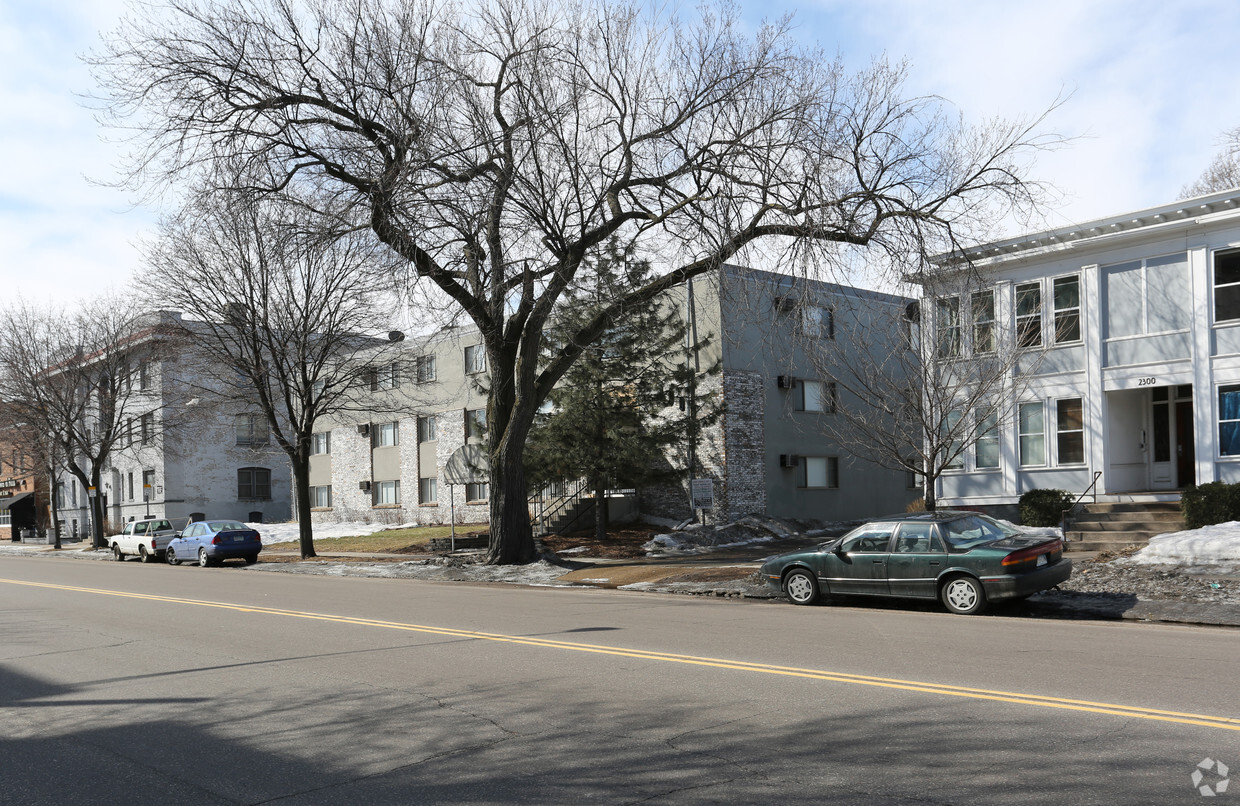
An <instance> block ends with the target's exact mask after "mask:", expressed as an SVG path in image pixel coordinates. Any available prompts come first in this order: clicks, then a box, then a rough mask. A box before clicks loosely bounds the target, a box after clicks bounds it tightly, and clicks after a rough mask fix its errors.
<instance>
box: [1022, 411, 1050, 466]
mask: <svg viewBox="0 0 1240 806" xmlns="http://www.w3.org/2000/svg"><path fill="white" fill-rule="evenodd" d="M1044 418H1045V411H1044V409H1043V407H1042V404H1041V403H1021V404H1020V417H1019V419H1020V464H1021V467H1032V466H1035V465H1044V464H1046V423H1045V419H1044Z"/></svg>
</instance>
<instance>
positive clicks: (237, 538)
mask: <svg viewBox="0 0 1240 806" xmlns="http://www.w3.org/2000/svg"><path fill="white" fill-rule="evenodd" d="M262 550H263V541H262V537H261V536H260V535H259V533H258V532H256V531H254V530H253V529H251V528H250V527H248V526H246V525H245V524H244V523H241V522H239V521H195V522H194V523H191V524H189V525H188V526H186V527H185V529H184V530H182V532H181V535H180V537H178V538H176V539H175V540H173V541H172V542H171V543H169V544H168V553H167V559H168V562H169V563H170V564H171V565H180V564H181V563H182V562H196V563H198V564H199V565H201V566H202V567H203V568H206V567H207V566H208V565H216V564H217V563H219V562H221V561H223V560H231V559H235V558H238V557H240V558H241V559H243V560H245V564H246V565H253V564H254V563H256V562H258V553H259V552H260V551H262Z"/></svg>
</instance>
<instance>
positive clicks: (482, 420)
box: [465, 409, 487, 439]
mask: <svg viewBox="0 0 1240 806" xmlns="http://www.w3.org/2000/svg"><path fill="white" fill-rule="evenodd" d="M486 435H487V410H486V409H466V410H465V438H466V439H482V438H483V437H485V436H486Z"/></svg>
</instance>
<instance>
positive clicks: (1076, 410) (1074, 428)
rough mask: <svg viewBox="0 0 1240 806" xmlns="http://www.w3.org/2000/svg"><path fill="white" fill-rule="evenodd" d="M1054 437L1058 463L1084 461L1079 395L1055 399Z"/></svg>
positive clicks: (1083, 435) (1082, 426)
mask: <svg viewBox="0 0 1240 806" xmlns="http://www.w3.org/2000/svg"><path fill="white" fill-rule="evenodd" d="M1055 439H1056V442H1057V445H1056V448H1057V451H1058V455H1057V456H1056V462H1057V463H1058V464H1061V465H1079V464H1083V463H1084V462H1085V419H1084V412H1083V410H1082V406H1081V399H1080V398H1079V397H1077V398H1072V399H1069V400H1057V401H1055Z"/></svg>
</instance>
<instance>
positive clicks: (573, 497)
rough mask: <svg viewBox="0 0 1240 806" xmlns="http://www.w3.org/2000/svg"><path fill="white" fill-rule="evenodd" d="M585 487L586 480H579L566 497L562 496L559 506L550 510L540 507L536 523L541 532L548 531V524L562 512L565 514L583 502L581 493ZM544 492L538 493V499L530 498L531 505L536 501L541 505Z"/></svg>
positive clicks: (556, 505)
mask: <svg viewBox="0 0 1240 806" xmlns="http://www.w3.org/2000/svg"><path fill="white" fill-rule="evenodd" d="M585 487H586V481H585V479H579V480H578V481H577V482H576V483H575V484H574V485H573V487H572V489H571V490H570V491H569V492H568V493H567V494H565V495H564V496H562V497H561V498H560V500H559V502H558V503H557V504H555V505H554V506H552V507H551V508H549V509H548V508H545V507H542V506H541V505H540V507H539V512H538V516H537V518H536V521H537V523H538V528H539V530H540V531H546V529H547V524H549V523H550V522H551V521H552V519H554V518H555V517H556V516H557V515H559V514H560V513H561V512H563V511H565V510H567V509H568V508H569V507H571V506H573V505H574V504H576V503H577V502H578V501H580V500H581V493H582V491H583V490H584V489H585ZM543 492H544V490H540V491H539V493H538V497H537V498H530V503H531V504H532V503H534V501H536V500H537V501H539V502H540V504H541V502H542V501H543V500H544V499H543Z"/></svg>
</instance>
